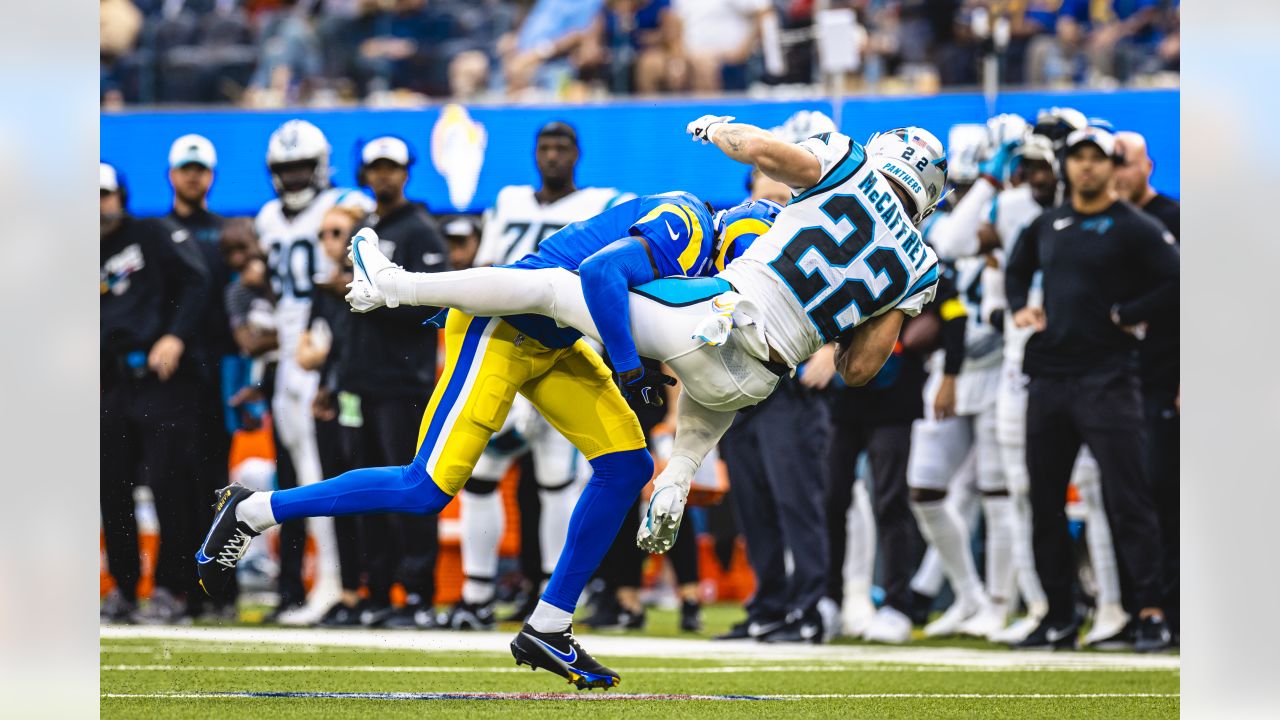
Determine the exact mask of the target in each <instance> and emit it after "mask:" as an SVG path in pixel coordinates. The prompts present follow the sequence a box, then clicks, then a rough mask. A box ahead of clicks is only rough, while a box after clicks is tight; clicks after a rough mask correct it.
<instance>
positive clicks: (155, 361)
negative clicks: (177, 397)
mask: <svg viewBox="0 0 1280 720" xmlns="http://www.w3.org/2000/svg"><path fill="white" fill-rule="evenodd" d="M186 347H187V346H186V343H184V342H182V338H180V337H178V336H177V335H165V336H163V337H161V338H160V339H159V340H157V341H156V344H155V345H152V346H151V352H150V353H148V354H147V367H149V368H151V372H154V373H155V374H156V376H157V377H159V378H160V381H161V382H164V381H166V380H168V379H169V378H171V377H173V374H174V373H175V372H177V371H178V361H180V360H181V359H182V351H183V350H185V349H186Z"/></svg>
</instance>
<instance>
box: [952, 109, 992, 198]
mask: <svg viewBox="0 0 1280 720" xmlns="http://www.w3.org/2000/svg"><path fill="white" fill-rule="evenodd" d="M988 140H989V135H988V132H987V126H986V125H979V124H978V123H959V124H956V125H952V126H951V132H949V133H947V178H948V179H949V180H951V182H952V184H954V185H968V184H970V183H973V182H975V181H976V180H977V179H978V175H979V174H980V173H981V170H980V169H979V166H980V165H981V164H982V161H983V160H985V159H986V158H987V155H986V153H987V143H988Z"/></svg>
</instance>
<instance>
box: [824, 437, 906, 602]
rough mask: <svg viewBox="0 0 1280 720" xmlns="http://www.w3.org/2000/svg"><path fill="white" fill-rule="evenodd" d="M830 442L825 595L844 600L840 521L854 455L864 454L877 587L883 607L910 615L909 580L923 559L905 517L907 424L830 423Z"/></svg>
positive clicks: (849, 496)
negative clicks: (873, 528)
mask: <svg viewBox="0 0 1280 720" xmlns="http://www.w3.org/2000/svg"><path fill="white" fill-rule="evenodd" d="M834 429H835V437H834V439H833V441H832V443H831V455H830V457H831V487H830V491H829V492H828V494H827V539H828V544H829V545H830V547H831V564H830V570H829V571H828V575H827V594H828V596H830V597H831V599H833V600H835V601H836V602H837V603H843V602H844V558H845V545H846V542H847V539H848V536H847V532H848V531H847V527H846V524H845V523H846V517H847V515H848V512H849V506H850V505H852V504H853V485H854V482H855V481H856V480H857V476H856V467H857V462H858V455H859V454H861V453H862V452H863V451H864V450H865V451H866V453H867V460H868V462H869V463H870V465H871V486H870V487H869V488H867V490H868V491H869V492H870V494H871V498H872V504H873V506H874V508H873V509H874V512H875V518H876V547H877V549H878V550H879V555H880V584H881V586H882V587H883V588H884V593H885V604H886V605H888V606H889V607H892V608H894V609H895V610H898V611H900V612H903V613H910V611H911V576H912V575H914V574H915V571H916V568H918V567H919V566H920V559H921V558H922V557H923V556H924V547H925V543H924V538H922V537H921V536H920V530H919V528H917V527H916V519H915V517H914V516H913V515H912V514H911V505H910V504H909V502H908V499H909V492H908V489H907V459H908V458H909V457H910V456H911V423H910V422H903V423H896V424H891V425H882V426H879V427H873V426H869V425H865V424H863V423H860V422H857V421H853V422H847V423H838V424H836V425H835V428H834Z"/></svg>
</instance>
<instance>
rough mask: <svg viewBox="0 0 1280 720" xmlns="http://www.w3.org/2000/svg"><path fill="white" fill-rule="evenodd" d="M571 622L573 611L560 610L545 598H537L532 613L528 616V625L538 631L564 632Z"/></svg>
mask: <svg viewBox="0 0 1280 720" xmlns="http://www.w3.org/2000/svg"><path fill="white" fill-rule="evenodd" d="M572 622H573V613H571V612H566V611H564V610H561V609H560V608H558V607H556V606H555V605H551V604H550V603H548V602H547V601H545V600H539V601H538V605H537V607H535V608H534V609H533V614H532V615H530V616H529V625H530V626H532V627H533V629H534V630H537V631H538V632H540V633H554V632H564V631H565V630H568V629H569V624H570V623H572Z"/></svg>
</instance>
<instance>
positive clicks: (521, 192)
mask: <svg viewBox="0 0 1280 720" xmlns="http://www.w3.org/2000/svg"><path fill="white" fill-rule="evenodd" d="M578 152H579V148H578V134H577V131H576V130H574V128H573V126H572V125H569V124H567V123H563V122H558V121H553V122H550V123H547V124H546V125H544V126H542V128H540V129H539V130H538V133H537V135H536V139H535V145H534V163H535V165H536V166H537V168H538V175H539V177H540V178H541V185H540V187H538V188H534V187H533V186H532V185H508V186H507V187H504V188H502V189H501V190H499V191H498V198H497V200H496V201H495V203H494V206H493V207H492V208H491V209H490V210H489V211H488V212H486V213H485V215H484V231H483V234H482V235H481V239H480V248H479V249H478V250H477V251H476V259H475V265H477V266H484V265H506V264H509V263H514V262H515V261H517V260H519V259H520V258H522V257H524V256H525V255H528V254H529V253H532V252H534V251H535V250H537V249H538V246H539V245H540V244H541V243H542V241H543V240H544V239H546V238H547V237H549V236H551V235H552V234H553V233H555V232H556V231H557V230H559V229H560V228H562V227H564V226H565V225H568V224H570V223H575V222H579V221H582V220H586V219H588V218H591V217H595V216H596V215H598V214H600V213H601V212H604V211H605V210H608V209H609V208H611V207H613V206H614V205H617V204H619V203H623V202H626V201H627V200H631V199H632V198H634V197H635V195H632V194H631V193H624V192H619V191H618V190H615V189H614V188H594V187H591V188H579V187H577V185H576V184H575V183H574V171H575V169H576V167H577V164H578ZM513 443H514V444H515V445H516V446H517V447H516V448H512V447H506V448H503V449H499V447H498V446H500V445H502V444H507V445H510V444H513ZM526 449H527V450H528V452H530V453H531V454H532V456H533V463H534V476H535V477H536V478H537V481H538V485H539V489H538V499H539V501H540V504H541V507H542V511H541V517H539V518H529V519H528V520H529V521H530V522H538V537H539V540H540V543H539V545H540V550H541V553H542V573H543V575H544V577H550V575H551V573H552V572H553V571H554V570H555V565H556V560H557V559H558V558H559V557H560V550H561V548H562V547H563V546H564V541H565V536H566V534H567V533H568V529H569V517H570V515H571V514H572V513H573V506H574V503H575V502H576V501H577V493H576V492H575V490H576V489H577V483H575V479H576V478H577V477H578V475H579V468H578V461H579V460H580V459H581V457H582V455H581V453H579V452H578V450H577V449H576V448H575V447H574V446H573V444H572V443H570V442H569V441H568V440H566V439H565V437H564V436H563V435H561V434H560V432H559V431H557V430H556V429H555V428H553V427H551V424H550V423H548V422H547V421H546V420H544V419H543V418H542V416H541V415H539V414H538V411H537V410H535V409H534V408H533V406H532V405H531V404H530V403H529V401H528V400H526V399H525V398H524V396H522V395H517V396H516V399H515V401H514V403H513V404H512V408H511V413H510V414H509V415H508V416H507V420H506V423H505V425H504V426H503V429H502V430H501V431H499V433H498V434H497V436H495V443H494V447H492V448H491V449H490V450H487V451H486V452H485V454H484V455H482V456H481V457H480V461H479V462H478V463H477V464H476V467H475V470H474V471H473V473H472V477H471V479H470V480H468V481H467V484H466V485H465V486H464V487H463V489H462V498H463V499H462V509H461V525H462V572H463V575H464V576H465V578H466V579H465V580H464V581H463V585H462V600H461V601H460V602H458V603H457V604H456V605H455V606H454V607H453V608H452V609H450V611H449V614H448V618H447V623H446V625H447V626H448V627H452V628H454V629H456V630H469V629H476V630H480V629H492V627H493V623H494V615H493V600H494V582H495V580H496V576H497V572H498V543H499V541H500V540H501V539H502V533H503V524H504V517H503V509H502V498H501V497H500V496H499V495H498V493H497V492H496V490H497V488H498V481H500V480H501V479H502V477H503V476H504V475H505V474H506V473H507V470H508V469H509V468H510V467H511V465H512V464H514V463H516V462H517V461H518V460H519V458H520V455H522V454H523V452H524V451H525V450H526ZM534 580H535V583H536V580H537V579H536V578H535V579H534ZM539 594H540V593H539V592H538V588H537V587H534V588H532V592H529V593H528V594H527V597H528V598H529V600H530V601H529V602H526V603H525V606H524V607H521V608H519V609H517V610H516V613H515V614H514V615H513V616H512V617H511V618H509V619H510V620H517V619H518V620H520V621H523V620H524V619H525V618H526V617H527V616H528V615H529V613H531V612H532V611H533V608H534V606H535V605H536V604H537V600H538V596H539Z"/></svg>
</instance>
